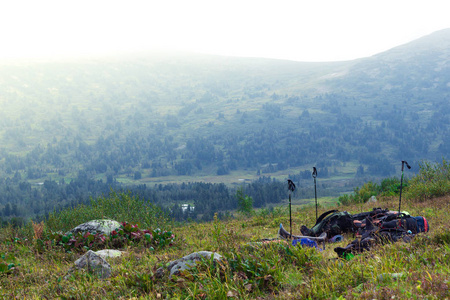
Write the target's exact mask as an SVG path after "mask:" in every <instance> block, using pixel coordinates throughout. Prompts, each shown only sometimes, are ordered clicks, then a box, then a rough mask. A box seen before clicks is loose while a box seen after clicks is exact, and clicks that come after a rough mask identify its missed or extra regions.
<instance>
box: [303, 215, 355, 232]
mask: <svg viewBox="0 0 450 300" xmlns="http://www.w3.org/2000/svg"><path fill="white" fill-rule="evenodd" d="M354 228H355V227H354V225H353V218H352V216H351V215H350V214H349V213H348V212H346V211H338V210H329V211H327V212H324V213H323V214H321V215H320V217H319V218H318V219H317V221H316V224H315V225H314V226H313V227H312V228H311V229H308V228H307V227H306V226H304V225H303V226H302V227H301V232H302V234H304V235H307V236H319V235H321V234H322V233H323V232H326V234H327V237H328V238H331V237H333V236H335V235H337V234H341V233H346V232H352V231H354Z"/></svg>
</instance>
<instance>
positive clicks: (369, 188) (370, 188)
mask: <svg viewBox="0 0 450 300" xmlns="http://www.w3.org/2000/svg"><path fill="white" fill-rule="evenodd" d="M353 191H354V193H353V194H351V195H348V194H345V195H342V196H340V197H339V203H340V204H342V205H349V204H357V203H365V202H367V201H368V200H369V199H370V197H372V196H376V195H378V194H379V193H380V191H381V187H380V186H379V185H378V184H377V183H374V182H372V181H369V182H366V183H365V184H364V185H363V186H362V187H361V188H359V187H356V188H355V189H354V190H353Z"/></svg>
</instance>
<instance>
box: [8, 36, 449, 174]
mask: <svg viewBox="0 0 450 300" xmlns="http://www.w3.org/2000/svg"><path fill="white" fill-rule="evenodd" d="M449 58H450V29H446V30H442V31H439V32H436V33H434V34H431V35H429V36H426V37H423V38H421V39H418V40H416V41H413V42H411V43H408V44H405V45H402V46H399V47H396V48H393V49H391V50H389V51H386V52H383V53H380V54H378V55H374V56H372V57H368V58H363V59H358V60H354V61H346V62H334V63H304V62H292V61H283V60H273V59H252V58H235V57H220V56H212V55H187V54H176V55H168V56H161V55H160V56H152V55H150V54H145V53H144V54H139V55H136V56H133V57H114V58H111V57H105V58H96V59H85V60H79V61H71V62H63V61H53V62H37V63H29V64H25V63H21V64H7V65H2V66H0V105H1V106H2V109H1V110H0V176H1V177H4V178H5V177H12V176H20V178H21V179H23V180H44V179H51V180H60V179H64V178H66V179H69V178H74V177H76V176H78V175H77V174H78V172H79V171H80V170H81V171H84V172H86V174H87V176H90V177H93V178H98V179H101V180H112V179H119V180H123V181H124V182H137V183H140V182H152V181H153V180H154V179H155V178H158V180H164V179H165V178H168V177H169V176H175V177H176V176H192V177H195V176H209V175H214V176H224V175H232V174H238V173H239V172H243V171H245V172H252V173H253V174H255V176H257V175H256V174H277V172H288V170H289V169H294V170H299V169H302V168H307V167H309V166H311V165H317V166H319V167H322V168H323V167H328V168H330V172H329V174H330V176H332V175H333V172H331V170H336V171H335V172H334V173H335V175H337V174H338V173H339V167H342V166H343V165H346V164H350V165H352V166H353V168H354V172H355V174H356V169H357V168H358V167H359V169H360V170H361V168H362V170H363V171H364V173H365V174H366V175H372V176H389V175H393V174H395V173H396V169H395V168H394V165H395V162H397V161H398V160H408V161H416V162H417V161H420V160H422V159H430V160H439V159H441V158H442V157H443V156H445V155H448V153H450V142H449V141H448V136H450V128H449V124H450V120H449V115H450V108H449V91H450V72H449V71H450V70H449V68H450V62H449Z"/></svg>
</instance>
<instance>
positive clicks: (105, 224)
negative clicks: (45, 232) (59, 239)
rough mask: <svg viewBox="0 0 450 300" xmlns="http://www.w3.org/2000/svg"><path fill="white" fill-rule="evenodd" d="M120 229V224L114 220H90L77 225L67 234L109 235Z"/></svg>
mask: <svg viewBox="0 0 450 300" xmlns="http://www.w3.org/2000/svg"><path fill="white" fill-rule="evenodd" d="M119 227H120V223H119V222H117V221H114V220H108V219H103V220H92V221H89V222H86V223H83V224H81V225H78V226H77V227H75V228H74V229H72V230H70V231H69V232H68V233H72V234H77V233H79V232H81V233H86V232H89V233H91V234H97V233H102V234H103V235H109V234H110V233H111V232H112V231H113V230H116V229H117V228H119Z"/></svg>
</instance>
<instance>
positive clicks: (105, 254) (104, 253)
mask: <svg viewBox="0 0 450 300" xmlns="http://www.w3.org/2000/svg"><path fill="white" fill-rule="evenodd" d="M95 254H97V255H98V256H100V257H102V258H104V259H106V258H114V257H120V256H122V251H120V250H114V249H103V250H99V251H95Z"/></svg>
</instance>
